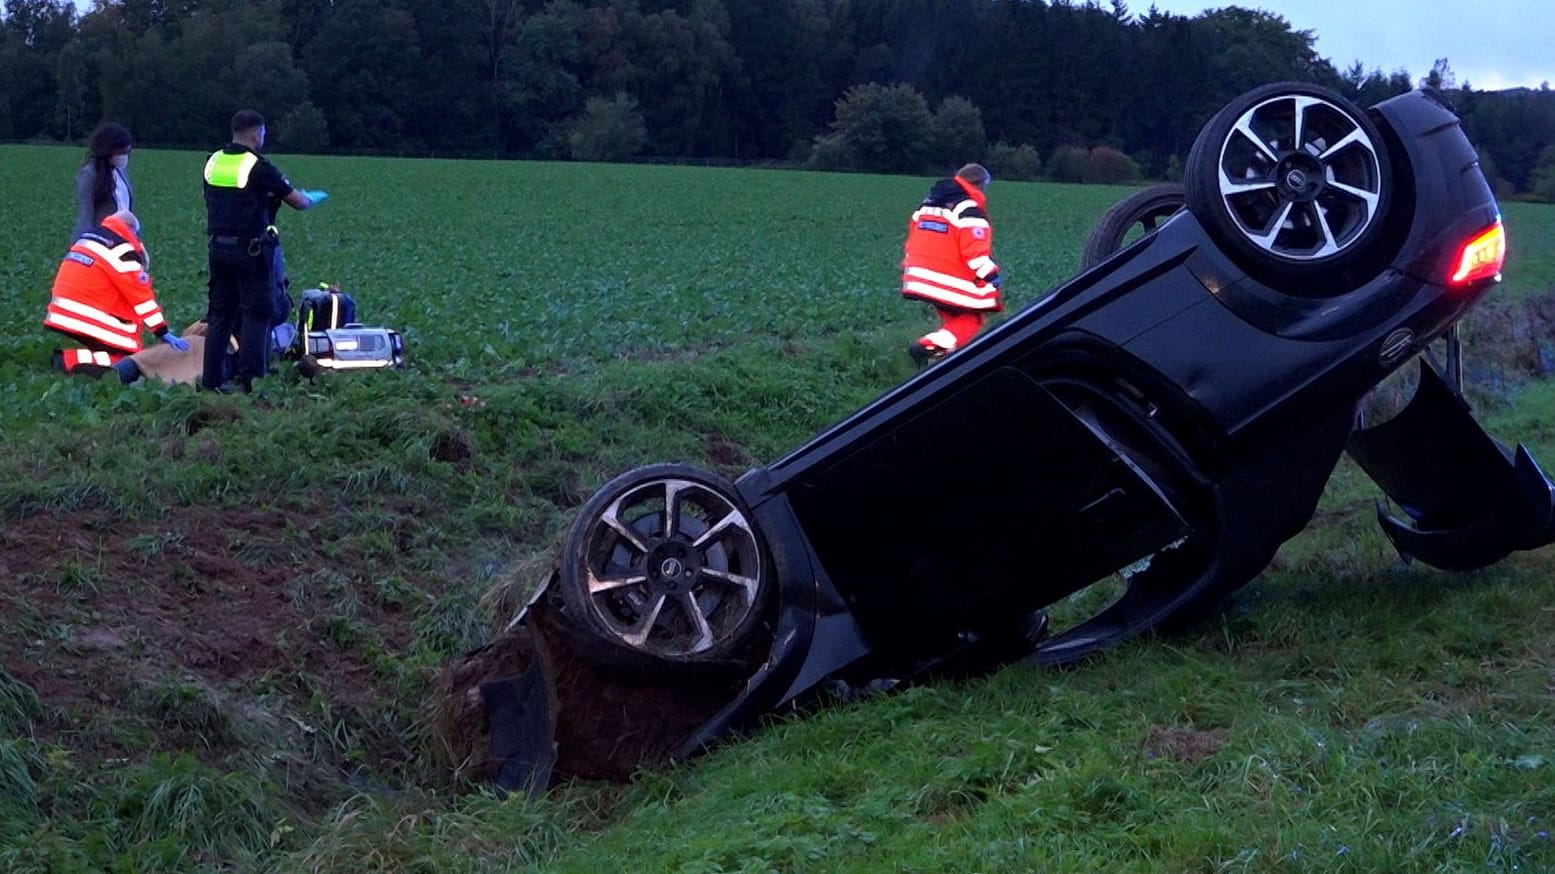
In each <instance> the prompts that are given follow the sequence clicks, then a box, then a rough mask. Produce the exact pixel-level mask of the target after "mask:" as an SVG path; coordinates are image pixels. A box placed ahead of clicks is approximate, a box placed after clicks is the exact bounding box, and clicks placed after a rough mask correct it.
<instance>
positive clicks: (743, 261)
mask: <svg viewBox="0 0 1555 874" xmlns="http://www.w3.org/2000/svg"><path fill="white" fill-rule="evenodd" d="M275 159H276V161H277V163H278V164H279V165H280V166H281V167H282V168H283V169H284V170H285V171H286V172H287V173H288V174H289V175H290V176H291V178H292V179H293V180H294V181H295V182H296V183H297V184H299V185H302V186H305V187H310V188H324V189H326V190H328V191H329V192H330V194H331V198H330V200H329V202H328V203H327V204H325V205H324V206H322V207H321V208H319V209H317V210H314V211H311V212H308V213H295V212H291V211H287V212H286V213H285V214H284V215H283V216H282V220H281V227H282V232H283V234H284V235H285V242H286V252H287V258H288V262H289V265H290V268H291V272H292V275H293V277H294V280H295V281H296V282H297V283H300V284H302V285H305V286H306V285H312V284H314V283H317V282H319V281H328V282H336V283H339V284H340V285H341V287H342V288H344V289H345V290H347V291H350V292H351V293H353V294H354V295H355V297H356V299H357V302H358V308H359V314H360V316H361V317H362V318H363V320H364V321H366V322H368V323H370V324H371V323H382V324H385V325H389V326H392V327H394V328H396V329H398V330H400V331H401V332H402V333H403V334H404V336H405V338H406V341H407V366H406V367H405V369H404V370H402V371H396V372H382V373H362V374H353V375H349V376H339V375H330V376H328V377H326V378H321V379H318V380H315V381H312V382H310V381H307V380H304V379H302V378H300V377H299V376H298V375H297V374H295V373H294V372H291V371H289V370H288V371H284V372H282V373H280V374H278V375H276V376H274V377H272V378H270V379H268V380H266V382H265V384H264V393H263V395H262V396H249V397H228V396H214V395H206V394H199V393H195V392H193V391H191V390H189V389H187V388H168V387H162V386H158V385H151V384H137V385H134V386H130V387H123V386H120V385H118V384H117V383H114V382H112V381H109V382H102V383H99V382H93V381H89V380H82V379H65V378H62V377H60V376H58V375H56V374H54V373H51V372H50V371H49V370H48V368H47V363H46V362H47V358H48V353H49V350H50V349H51V348H52V347H53V345H54V344H53V343H52V341H51V340H50V338H49V337H48V336H46V334H45V332H44V331H43V329H42V328H41V325H40V324H39V321H40V320H41V317H42V313H43V307H44V304H45V302H46V300H47V297H48V289H49V283H50V281H51V278H52V276H53V273H54V270H55V266H56V265H57V263H58V259H59V257H60V255H61V254H62V253H63V252H64V250H65V248H66V246H67V244H68V240H67V239H66V238H67V236H68V233H69V228H70V225H71V221H72V207H71V203H70V194H71V188H72V186H71V183H72V179H73V173H74V170H75V166H76V163H77V161H78V160H79V154H78V152H77V151H76V150H73V149H64V148H49V147H29V146H0V234H3V240H4V242H3V245H0V307H3V310H4V311H5V312H7V313H8V314H10V316H11V320H12V321H11V324H12V329H11V331H10V332H9V333H8V335H7V337H6V339H5V340H4V341H3V342H0V435H3V438H4V446H5V451H4V452H3V453H0V581H3V582H4V583H5V585H4V586H0V870H5V871H17V872H34V871H36V872H43V871H221V870H245V871H247V870H263V871H276V872H295V871H320V872H335V871H339V872H346V871H352V872H359V871H394V872H411V871H415V872H465V871H488V870H515V871H517V870H548V871H549V870H554V871H578V872H594V871H605V870H621V871H633V872H638V871H666V872H671V871H673V872H733V871H752V872H754V871H762V872H766V871H782V872H791V871H859V872H864V871H870V872H873V871H882V870H889V871H922V872H941V871H968V872H971V871H987V872H992V871H1027V870H1030V871H1050V872H1070V871H1072V872H1094V871H1143V872H1189V871H1191V872H1241V871H1276V872H1332V871H1354V872H1375V871H1409V872H1417V871H1418V872H1437V871H1485V870H1491V871H1508V872H1510V871H1550V870H1555V845H1552V841H1551V838H1550V823H1551V822H1552V821H1555V727H1552V726H1555V631H1552V630H1551V629H1552V628H1555V621H1552V619H1555V613H1552V612H1551V611H1552V609H1555V608H1552V607H1551V606H1550V605H1551V604H1555V579H1552V574H1551V571H1552V568H1555V554H1552V553H1551V551H1550V550H1549V549H1545V550H1540V551H1536V552H1534V553H1529V554H1519V555H1517V556H1514V557H1513V558H1512V559H1510V560H1508V561H1506V562H1504V563H1503V564H1501V565H1499V566H1497V567H1496V568H1493V569H1490V570H1487V571H1483V572H1479V573H1475V574H1468V575H1453V574H1444V573H1438V572H1434V571H1431V570H1429V569H1425V568H1421V567H1418V566H1409V567H1404V566H1400V565H1398V564H1397V561H1396V556H1394V555H1393V554H1392V552H1391V551H1390V550H1389V549H1388V547H1387V545H1386V542H1385V540H1384V539H1383V537H1382V535H1381V533H1380V531H1379V530H1378V529H1377V526H1376V525H1375V522H1374V521H1373V519H1372V501H1373V499H1374V497H1375V496H1376V491H1375V489H1374V488H1372V487H1371V486H1370V484H1369V483H1368V482H1367V481H1366V480H1365V478H1364V477H1363V476H1362V475H1360V474H1359V473H1358V472H1357V471H1356V470H1354V469H1353V468H1351V467H1350V466H1348V465H1347V464H1342V465H1341V467H1340V469H1339V471H1338V472H1337V474H1336V476H1335V478H1334V480H1333V482H1332V483H1331V485H1330V488H1329V490H1328V493H1327V495H1326V496H1325V498H1324V502H1323V505H1322V508H1321V510H1320V512H1319V516H1318V518H1317V519H1316V520H1315V521H1314V524H1313V526H1312V527H1311V529H1309V530H1308V531H1307V532H1305V533H1303V534H1302V535H1300V536H1298V537H1297V538H1296V539H1294V540H1293V541H1291V543H1290V544H1288V545H1287V546H1286V547H1285V548H1284V549H1283V550H1282V551H1281V553H1280V555H1279V556H1278V557H1277V559H1276V562H1275V564H1274V565H1273V566H1272V567H1271V568H1270V570H1269V571H1268V572H1267V573H1265V574H1264V575H1263V576H1262V577H1261V578H1260V579H1259V580H1258V581H1256V582H1255V583H1254V584H1252V585H1250V586H1249V587H1248V588H1247V589H1246V590H1245V591H1244V592H1243V593H1242V594H1241V596H1240V597H1239V598H1238V601H1237V603H1236V605H1235V606H1234V607H1233V608H1232V609H1231V610H1230V611H1229V612H1227V613H1225V614H1224V615H1221V616H1218V617H1216V618H1215V619H1213V620H1211V621H1210V622H1208V623H1206V624H1205V625H1204V626H1203V627H1201V628H1198V629H1195V630H1194V631H1192V632H1191V633H1189V634H1186V635H1184V636H1181V637H1178V638H1173V639H1170V640H1163V641H1147V642H1141V643H1139V644H1136V645H1131V646H1129V647H1125V648H1124V649H1123V650H1122V651H1120V652H1118V653H1115V654H1112V655H1109V656H1106V657H1104V658H1100V659H1097V660H1095V661H1094V662H1092V663H1088V664H1086V665H1084V666H1081V667H1080V668H1077V669H1073V670H1068V671H1064V672H1061V673H1058V672H1047V671H1040V670H1036V669H1032V668H1012V669H1009V670H1006V671H1003V672H1001V673H999V674H997V675H995V676H993V677H990V678H987V679H984V680H979V681H973V682H966V683H957V684H945V685H942V686H937V687H929V688H920V689H915V690H912V691H910V692H908V693H906V694H902V695H895V696H887V697H884V698H880V699H878V700H872V701H864V702H859V703H855V704H850V705H846V706H838V707H835V708H832V709H829V710H827V711H825V712H822V713H819V714H817V715H815V716H813V717H811V718H807V719H803V720H780V721H777V722H775V724H774V725H773V726H772V727H771V728H770V729H769V730H767V731H764V732H762V733H761V734H760V735H758V736H756V737H754V738H751V739H749V740H746V741H742V742H741V743H739V744H733V745H729V746H727V747H725V748H723V749H720V750H716V751H714V752H712V753H711V754H709V755H707V756H705V757H703V758H702V759H699V760H697V761H694V762H690V763H685V764H682V765H680V766H677V767H674V768H667V769H660V770H655V771H645V772H643V773H642V774H640V775H639V776H638V777H637V778H636V779H635V780H634V781H632V783H630V784H629V785H627V786H599V785H588V784H579V785H572V786H564V787H559V788H557V789H555V790H553V792H552V793H551V794H550V795H549V796H548V797H546V798H545V799H542V800H540V801H528V800H524V799H515V798H499V797H497V796H495V795H493V794H491V793H489V792H487V791H484V790H482V789H480V788H479V787H471V786H468V785H466V784H463V783H461V782H460V781H459V780H458V779H456V777H455V775H454V774H453V773H452V769H451V767H450V764H449V763H448V762H447V761H445V759H444V752H443V751H441V750H439V749H438V747H437V744H436V742H435V739H434V736H433V734H432V732H431V731H430V729H429V712H428V705H429V698H430V687H431V683H432V680H433V677H434V676H435V675H436V673H437V671H438V670H440V669H441V668H442V667H443V666H445V665H447V664H449V663H451V662H453V661H454V660H455V659H457V658H458V657H459V656H460V655H461V654H463V653H466V652H468V651H470V650H471V649H473V648H475V647H477V646H479V645H481V644H483V643H485V642H487V641H489V640H490V639H491V638H492V636H493V635H494V634H495V633H497V631H498V630H499V629H500V628H501V626H502V624H503V623H504V622H505V621H506V619H507V617H508V615H510V611H511V609H512V605H513V603H514V600H515V599H516V598H518V597H521V595H522V594H523V593H524V591H525V590H526V587H528V586H530V585H532V584H533V583H534V582H536V581H537V579H538V578H539V577H540V575H541V574H543V573H544V570H545V569H546V568H547V567H548V564H549V562H550V560H551V558H552V556H553V554H554V550H555V547H556V544H557V542H558V541H559V538H560V536H561V532H562V531H563V529H564V528H565V526H566V524H567V523H568V521H569V520H570V518H571V513H572V511H573V510H574V509H575V508H576V507H577V506H578V505H580V504H581V503H582V502H583V501H584V500H586V499H587V497H588V496H589V495H590V494H591V493H592V492H593V490H594V489H595V488H596V487H597V486H598V485H600V484H601V483H602V482H604V481H605V480H606V479H608V478H609V477H610V476H612V475H614V474H616V473H619V472H621V471H623V470H625V469H627V468H629V467H632V466H635V465H639V464H643V463H648V462H653V461H685V462H688V463H693V464H699V465H704V466H708V467H711V468H713V469H715V470H718V471H719V472H721V473H724V474H727V475H731V476H733V475H738V474H739V473H741V472H742V471H743V470H745V469H747V468H749V467H752V466H755V465H759V464H762V463H765V462H767V461H771V460H773V459H775V458H776V457H778V456H779V455H781V454H782V453H784V452H786V451H788V450H789V449H791V448H793V447H794V446H796V445H797V444H798V443H800V442H801V441H803V440H805V439H806V438H808V437H809V436H810V435H812V434H813V433H815V432H816V431H817V430H819V429H821V428H823V427H825V426H826V425H828V424H830V423H832V422H834V421H836V420H837V419H839V418H840V417H842V416H844V415H846V414H847V413H848V412H850V411H851V410H853V409H855V408H857V407H858V406H859V405H860V404H862V403H865V402H867V401H868V400H869V399H871V398H873V397H875V396H876V395H878V394H879V393H880V392H881V391H884V390H886V389H887V388H889V387H891V386H894V385H896V384H898V383H900V382H901V381H902V380H904V379H906V378H907V377H908V376H909V375H910V374H911V372H912V370H911V367H910V365H909V363H908V361H907V357H906V355H905V353H904V348H905V344H906V342H907V341H908V339H910V338H911V337H913V336H915V335H916V334H917V333H919V332H920V331H921V330H922V327H923V325H925V324H926V321H925V315H924V313H923V312H922V310H921V308H920V307H919V306H918V305H915V304H910V303H907V302H905V301H903V300H902V299H901V298H900V297H899V295H898V294H897V293H896V282H897V273H896V271H897V261H898V258H899V257H900V244H901V238H902V234H903V230H904V227H905V220H906V215H907V212H908V211H909V210H910V208H911V207H912V205H914V204H915V203H916V202H917V199H918V198H919V197H921V196H922V194H923V192H924V190H925V187H926V185H927V184H928V182H929V181H930V180H927V179H911V178H898V177H876V176H862V175H857V176H855V175H830V174H811V173H801V172H792V171H768V170H757V169H710V168H686V167H657V166H644V167H624V166H610V165H583V164H545V163H517V162H514V163H494V162H452V161H425V160H395V159H363V158H323V157H312V156H287V155H278V156H275ZM203 160H204V155H202V154H197V153H192V152H166V151H157V150H149V149H148V150H137V151H136V152H135V154H134V158H133V164H132V173H133V174H134V179H135V183H136V192H137V199H138V209H137V212H138V213H139V215H140V216H141V218H142V221H143V226H144V233H145V237H146V241H147V245H148V247H149V248H150V251H151V255H152V268H153V270H152V272H153V275H154V277H155V282H156V285H157V287H158V289H159V290H160V297H161V299H162V302H163V304H164V306H165V307H166V309H167V311H168V314H169V317H170V319H171V320H172V322H173V323H174V324H175V325H180V326H181V325H182V324H184V323H187V322H190V321H193V320H195V319H197V318H199V317H200V315H201V314H202V311H203V308H204V285H205V275H204V248H203V236H202V235H203V216H204V213H203V206H202V203H201V198H200V183H199V176H200V169H201V166H202V163H203ZM1127 193H1128V189H1122V188H1106V187H1079V186H1059V185H1044V184H1025V183H1009V182H1003V181H1000V182H996V183H995V185H994V186H993V188H992V189H991V191H990V196H991V211H992V213H993V216H994V221H995V226H996V228H997V239H996V254H997V256H998V258H999V260H1000V262H1001V264H1002V265H1003V266H1004V270H1005V274H1006V276H1007V277H1008V282H1007V284H1006V297H1007V299H1008V302H1009V304H1010V305H1011V308H1012V309H1015V308H1019V307H1021V306H1023V305H1025V304H1027V303H1030V302H1032V301H1035V300H1037V299H1040V297H1042V296H1043V295H1044V293H1045V292H1046V291H1048V290H1049V289H1051V288H1052V287H1053V286H1054V285H1056V284H1057V283H1059V282H1060V281H1062V280H1063V279H1064V278H1066V277H1067V276H1069V275H1071V274H1072V273H1073V272H1074V266H1075V263H1076V260H1077V258H1078V253H1079V251H1080V247H1081V244H1082V241H1083V239H1084V236H1085V234H1086V232H1087V230H1088V229H1089V228H1090V226H1091V224H1092V222H1093V221H1095V219H1096V218H1097V217H1098V216H1099V215H1100V214H1101V213H1102V212H1103V211H1104V210H1105V209H1106V208H1107V207H1108V206H1109V205H1111V204H1112V203H1114V202H1115V201H1116V200H1118V199H1119V198H1121V197H1123V196H1124V195H1126V194H1127ZM1504 215H1505V218H1506V221H1507V224H1508V228H1509V231H1510V239H1511V244H1510V245H1511V249H1510V252H1511V254H1510V257H1509V260H1508V264H1507V267H1506V281H1505V283H1504V284H1503V287H1502V288H1500V289H1498V290H1496V291H1495V292H1494V293H1493V295H1492V297H1491V298H1490V299H1489V301H1488V304H1487V306H1486V307H1484V308H1483V309H1485V310H1486V311H1487V312H1489V313H1491V314H1492V315H1494V318H1490V317H1488V316H1487V317H1486V318H1483V319H1481V318H1480V317H1479V314H1478V313H1476V314H1475V315H1474V316H1471V319H1470V321H1469V323H1468V325H1467V327H1466V333H1467V335H1468V337H1469V344H1470V355H1471V357H1476V358H1477V360H1479V361H1482V362H1490V364H1492V365H1494V366H1489V365H1487V366H1486V367H1482V368H1479V369H1471V372H1475V373H1477V374H1479V375H1480V376H1481V377H1483V379H1482V384H1479V385H1476V387H1475V394H1474V395H1473V396H1474V398H1475V402H1476V404H1477V405H1478V406H1479V408H1480V409H1479V412H1480V414H1481V416H1482V418H1484V419H1485V420H1486V421H1487V422H1488V423H1489V425H1490V427H1491V430H1492V431H1493V432H1494V433H1496V434H1498V435H1499V436H1501V437H1502V438H1504V439H1507V440H1508V441H1514V442H1515V441H1518V440H1521V441H1525V442H1527V443H1528V444H1529V446H1530V448H1531V449H1533V451H1534V452H1535V454H1537V455H1540V456H1542V457H1543V458H1544V459H1545V460H1546V462H1548V461H1549V459H1550V458H1555V425H1552V424H1551V421H1552V416H1551V414H1552V411H1555V387H1552V386H1551V385H1550V384H1548V383H1545V382H1542V381H1541V380H1539V379H1538V377H1537V375H1536V374H1535V373H1534V372H1533V371H1537V370H1540V369H1548V362H1549V361H1550V360H1551V356H1549V355H1548V354H1547V353H1549V351H1550V344H1549V342H1548V340H1549V338H1548V336H1547V331H1548V329H1549V328H1550V325H1549V321H1548V319H1549V315H1548V313H1550V312H1551V311H1552V310H1551V307H1550V300H1551V296H1552V294H1555V208H1552V207H1547V206H1534V205H1527V204H1505V205H1504ZM1514 324H1515V325H1517V326H1520V327H1518V332H1519V333H1518V343H1520V344H1522V345H1521V346H1519V348H1520V349H1532V350H1533V352H1532V353H1527V354H1525V353H1524V352H1519V351H1515V350H1512V351H1508V350H1509V349H1510V347H1511V346H1512V345H1513V344H1512V343H1511V334H1512V332H1511V330H1510V329H1508V328H1506V327H1505V326H1507V325H1514ZM1503 347H1506V348H1503ZM1541 356H1543V357H1541ZM1530 361H1532V363H1530ZM1540 362H1545V363H1544V364H1543V365H1540ZM945 597H947V598H954V597H955V592H954V588H953V585H948V586H947V591H946V593H945Z"/></svg>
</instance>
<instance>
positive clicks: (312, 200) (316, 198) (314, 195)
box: [302, 188, 329, 206]
mask: <svg viewBox="0 0 1555 874" xmlns="http://www.w3.org/2000/svg"><path fill="white" fill-rule="evenodd" d="M302 196H303V197H306V198H307V199H308V203H309V205H310V206H318V205H319V204H321V203H323V202H324V201H326V200H329V192H328V191H323V190H320V189H317V188H304V189H303V190H302Z"/></svg>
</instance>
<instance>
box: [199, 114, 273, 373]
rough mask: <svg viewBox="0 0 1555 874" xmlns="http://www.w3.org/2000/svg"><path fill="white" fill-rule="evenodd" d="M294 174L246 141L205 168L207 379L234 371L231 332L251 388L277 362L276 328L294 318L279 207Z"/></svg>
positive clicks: (217, 155)
mask: <svg viewBox="0 0 1555 874" xmlns="http://www.w3.org/2000/svg"><path fill="white" fill-rule="evenodd" d="M291 192H292V184H291V181H290V180H288V179H287V178H286V176H285V174H283V173H282V172H281V171H280V169H278V168H277V167H276V166H275V165H274V164H272V163H270V161H269V160H267V159H266V158H265V157H263V156H262V155H260V154H259V153H257V152H255V151H254V150H252V149H250V148H249V147H247V146H244V145H241V144H239V143H229V144H228V145H227V146H226V148H224V149H222V150H221V151H219V152H217V153H215V154H213V155H211V157H210V160H209V161H207V162H206V168H205V208H206V234H207V236H208V238H209V243H210V296H209V301H208V304H207V309H206V315H205V319H206V322H207V324H208V325H209V331H208V333H207V337H206V341H205V362H204V372H203V373H202V375H201V378H200V383H201V385H202V386H203V387H205V388H212V389H214V388H219V387H220V386H221V385H222V384H223V383H224V382H225V381H226V378H227V376H228V374H227V348H228V338H229V337H231V336H233V335H236V336H237V338H238V355H237V367H236V373H235V374H232V375H233V376H235V377H236V379H237V381H238V383H239V384H240V385H241V386H242V387H243V388H245V389H247V388H248V387H250V386H251V385H252V384H253V381H254V380H255V379H258V378H260V377H261V376H263V375H264V374H265V370H266V368H267V367H268V365H269V352H270V329H271V328H272V327H273V326H274V325H275V324H277V323H278V322H279V321H284V320H285V318H286V315H287V314H286V313H285V312H277V310H278V309H279V306H280V305H278V303H277V301H278V299H282V298H284V282H285V268H284V266H283V262H282V260H281V251H280V235H279V234H278V233H277V232H276V230H275V217H276V213H277V212H278V211H279V210H280V207H281V203H282V202H283V201H284V200H285V198H286V196H287V195H288V194H291Z"/></svg>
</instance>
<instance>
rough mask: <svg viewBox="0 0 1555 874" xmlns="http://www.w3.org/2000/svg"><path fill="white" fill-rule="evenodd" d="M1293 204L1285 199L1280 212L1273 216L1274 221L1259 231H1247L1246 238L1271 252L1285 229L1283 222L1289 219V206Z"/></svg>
mask: <svg viewBox="0 0 1555 874" xmlns="http://www.w3.org/2000/svg"><path fill="white" fill-rule="evenodd" d="M1294 206H1295V204H1294V203H1292V202H1291V201H1288V200H1287V201H1285V205H1284V207H1283V208H1281V209H1280V214H1279V215H1278V216H1276V217H1275V219H1274V221H1272V222H1270V223H1269V226H1268V230H1266V231H1263V232H1261V233H1260V232H1256V231H1249V232H1248V235H1247V236H1248V239H1250V240H1252V241H1253V242H1254V243H1255V244H1257V245H1258V246H1259V248H1262V249H1264V250H1266V251H1269V252H1273V251H1274V247H1275V244H1276V243H1277V242H1278V240H1279V236H1280V232H1281V231H1283V230H1285V222H1286V221H1288V220H1289V219H1290V213H1291V208H1292V207H1294Z"/></svg>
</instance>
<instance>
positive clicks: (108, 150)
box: [70, 121, 135, 245]
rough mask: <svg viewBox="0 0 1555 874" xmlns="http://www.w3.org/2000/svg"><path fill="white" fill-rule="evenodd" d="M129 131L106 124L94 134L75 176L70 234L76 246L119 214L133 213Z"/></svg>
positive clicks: (110, 123) (120, 126) (133, 198)
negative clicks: (112, 216)
mask: <svg viewBox="0 0 1555 874" xmlns="http://www.w3.org/2000/svg"><path fill="white" fill-rule="evenodd" d="M133 147H134V141H133V140H132V139H131V138H130V132H129V129H128V128H126V127H125V126H124V125H122V124H119V123H117V122H112V121H105V122H103V123H102V124H100V125H98V126H97V130H95V131H93V132H92V139H91V140H90V141H89V142H88V144H87V153H86V160H85V161H83V162H82V163H81V170H80V172H78V173H76V224H75V227H74V228H72V229H71V231H70V241H71V244H72V245H73V244H74V243H75V241H76V240H77V239H79V238H80V236H81V235H82V234H84V233H86V232H87V231H89V230H91V229H92V228H93V227H95V226H97V225H98V224H100V223H101V222H102V220H103V219H105V218H107V217H108V216H110V215H113V214H114V213H116V212H120V211H124V212H128V211H130V210H131V209H132V208H133V206H134V202H135V197H134V194H133V189H131V187H130V175H129V169H128V168H129V164H130V149H131V148H133Z"/></svg>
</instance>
